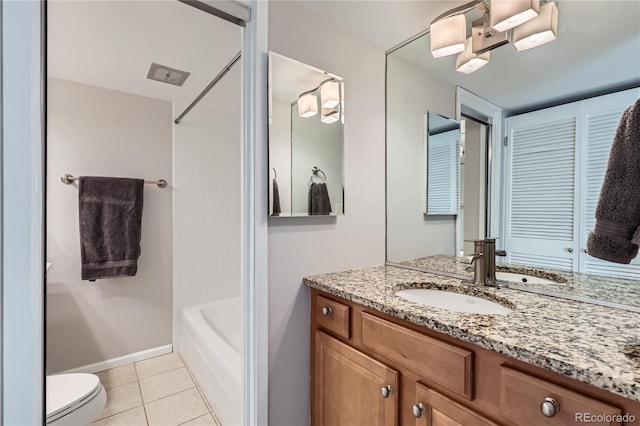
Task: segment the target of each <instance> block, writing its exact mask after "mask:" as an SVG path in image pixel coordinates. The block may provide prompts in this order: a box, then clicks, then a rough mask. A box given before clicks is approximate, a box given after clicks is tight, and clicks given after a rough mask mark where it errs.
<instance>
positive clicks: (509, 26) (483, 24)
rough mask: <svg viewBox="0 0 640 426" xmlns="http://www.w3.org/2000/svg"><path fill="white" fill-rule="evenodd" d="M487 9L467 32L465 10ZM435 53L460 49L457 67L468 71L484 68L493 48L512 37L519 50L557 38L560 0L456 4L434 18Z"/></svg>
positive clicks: (487, 0)
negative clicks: (468, 33) (558, 3)
mask: <svg viewBox="0 0 640 426" xmlns="http://www.w3.org/2000/svg"><path fill="white" fill-rule="evenodd" d="M476 8H477V9H479V10H481V11H482V13H483V17H482V19H477V20H475V21H473V22H472V24H471V37H468V36H467V32H466V28H467V23H466V17H465V14H466V13H467V12H469V11H470V10H472V9H476ZM430 35H431V54H432V55H433V57H434V58H439V57H443V56H448V55H451V54H454V53H458V56H457V57H456V70H457V71H459V72H463V73H465V74H468V73H471V72H473V71H476V70H478V69H480V68H482V67H483V66H484V65H486V64H487V63H488V61H489V52H490V51H491V50H493V49H495V48H498V47H500V46H502V45H504V44H507V43H509V41H511V42H512V43H513V44H514V45H515V47H516V49H517V50H518V51H522V50H527V49H531V48H533V47H537V46H540V45H542V44H545V43H548V42H550V41H552V40H555V39H556V37H557V35H558V8H557V6H556V0H546V2H545V0H543V4H542V5H541V4H540V0H472V1H470V2H469V3H466V4H463V5H461V6H458V7H454V8H453V9H451V10H448V11H446V12H444V13H443V14H441V15H440V16H438V17H437V18H436V19H434V20H433V21H432V22H431V26H430Z"/></svg>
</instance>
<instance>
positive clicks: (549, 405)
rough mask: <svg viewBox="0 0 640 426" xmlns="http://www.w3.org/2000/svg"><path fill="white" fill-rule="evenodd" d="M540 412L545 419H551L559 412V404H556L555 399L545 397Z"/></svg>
mask: <svg viewBox="0 0 640 426" xmlns="http://www.w3.org/2000/svg"><path fill="white" fill-rule="evenodd" d="M540 411H542V414H544V416H545V417H553V416H555V415H556V413H557V412H558V411H560V404H558V401H556V400H555V399H553V398H550V397H547V398H545V399H544V401H542V404H541V405H540Z"/></svg>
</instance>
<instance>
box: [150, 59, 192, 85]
mask: <svg viewBox="0 0 640 426" xmlns="http://www.w3.org/2000/svg"><path fill="white" fill-rule="evenodd" d="M190 74H191V73H188V72H186V71H182V70H177V69H175V68H171V67H167V66H165V65H160V64H156V63H155V62H152V63H151V68H149V73H148V74H147V78H148V79H149V80H156V81H161V82H163V83H168V84H173V85H174V86H182V85H183V84H184V82H185V80H186V79H187V77H189V75H190Z"/></svg>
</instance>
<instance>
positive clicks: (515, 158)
mask: <svg viewBox="0 0 640 426" xmlns="http://www.w3.org/2000/svg"><path fill="white" fill-rule="evenodd" d="M578 112H579V108H578V107H577V106H575V105H572V104H569V105H563V106H559V107H554V108H549V109H546V110H541V111H535V112H531V113H527V114H522V115H518V116H514V117H511V118H509V119H507V132H508V133H507V134H508V136H509V140H508V147H507V155H506V157H507V164H506V166H507V173H506V175H507V182H506V188H505V196H506V215H507V216H506V221H505V225H506V229H505V230H506V232H505V234H506V235H505V241H504V247H505V249H506V250H507V256H508V257H507V261H508V262H510V263H515V264H526V265H531V266H538V267H544V268H553V269H562V270H573V269H574V266H577V260H578V252H579V250H578V239H579V232H577V230H578V220H577V215H576V210H577V209H578V204H579V203H578V200H577V197H576V191H575V183H576V181H577V178H576V173H577V165H576V158H579V157H578V156H577V154H578V153H577V150H578V146H577V145H576V132H577V128H579V120H580V119H579V113H578ZM499 246H500V244H499Z"/></svg>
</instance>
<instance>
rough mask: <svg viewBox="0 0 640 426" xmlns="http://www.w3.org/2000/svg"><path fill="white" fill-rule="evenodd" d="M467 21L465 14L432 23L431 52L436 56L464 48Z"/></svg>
mask: <svg viewBox="0 0 640 426" xmlns="http://www.w3.org/2000/svg"><path fill="white" fill-rule="evenodd" d="M466 38H467V23H466V20H465V18H464V15H453V16H448V17H446V18H443V19H441V20H439V21H435V22H432V23H431V54H432V55H433V57H434V58H442V57H443V56H449V55H454V54H456V53H460V52H462V51H463V50H464V42H465V40H466Z"/></svg>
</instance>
